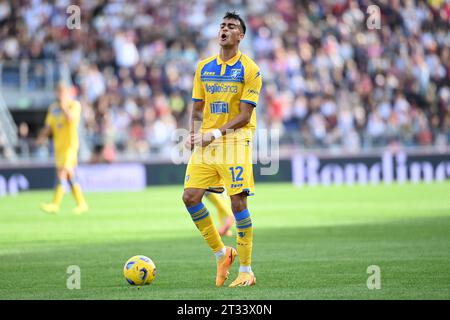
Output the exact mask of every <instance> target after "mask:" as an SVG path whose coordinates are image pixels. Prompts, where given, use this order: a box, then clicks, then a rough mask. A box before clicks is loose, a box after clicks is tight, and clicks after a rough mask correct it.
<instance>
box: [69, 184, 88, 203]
mask: <svg viewBox="0 0 450 320" xmlns="http://www.w3.org/2000/svg"><path fill="white" fill-rule="evenodd" d="M69 183H70V188H71V191H72V195H73V197H74V198H75V201H76V202H77V205H78V206H84V205H86V200H85V199H84V196H83V192H82V191H81V186H80V184H79V183H78V182H77V181H76V180H75V178H71V179H69Z"/></svg>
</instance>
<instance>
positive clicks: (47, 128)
mask: <svg viewBox="0 0 450 320" xmlns="http://www.w3.org/2000/svg"><path fill="white" fill-rule="evenodd" d="M51 108H52V106H50V107H49V108H48V110H47V115H46V116H45V125H44V128H43V129H42V130H41V131H40V132H39V135H38V137H37V139H36V145H38V146H39V145H41V144H43V143H44V142H45V141H46V140H47V138H48V137H49V136H50V134H51V133H52V127H51V122H52V121H53V120H52V119H53V118H52V114H51Z"/></svg>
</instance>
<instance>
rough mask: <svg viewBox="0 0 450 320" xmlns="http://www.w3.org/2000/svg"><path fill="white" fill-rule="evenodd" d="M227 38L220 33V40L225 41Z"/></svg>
mask: <svg viewBox="0 0 450 320" xmlns="http://www.w3.org/2000/svg"><path fill="white" fill-rule="evenodd" d="M227 38H228V37H227V35H226V34H225V33H222V35H221V36H220V40H226V39H227Z"/></svg>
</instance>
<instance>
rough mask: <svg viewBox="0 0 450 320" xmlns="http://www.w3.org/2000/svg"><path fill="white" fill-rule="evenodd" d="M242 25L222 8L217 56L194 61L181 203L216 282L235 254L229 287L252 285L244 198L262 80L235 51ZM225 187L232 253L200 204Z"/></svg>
mask: <svg viewBox="0 0 450 320" xmlns="http://www.w3.org/2000/svg"><path fill="white" fill-rule="evenodd" d="M245 31H246V27H245V23H244V21H243V20H242V18H241V17H240V16H239V15H238V14H236V13H235V12H227V13H226V15H225V16H224V18H223V21H222V23H221V24H220V30H219V34H218V37H219V39H218V41H219V45H220V52H219V54H218V55H215V56H212V57H210V58H207V59H205V60H202V61H200V62H199V63H198V65H197V70H196V72H195V76H194V88H193V93H192V100H193V111H192V114H191V128H190V136H189V138H188V139H187V140H186V142H185V145H186V147H188V148H190V149H191V150H193V153H192V155H191V158H190V160H189V163H188V166H187V169H186V176H185V183H184V193H183V201H184V204H185V205H186V208H187V210H188V212H189V214H190V216H191V218H192V220H193V221H194V223H195V225H196V226H197V228H198V229H199V230H200V233H201V234H202V236H203V238H204V239H205V240H206V242H207V243H208V245H209V247H210V248H211V249H212V251H213V252H214V254H215V256H216V259H217V274H216V286H218V287H220V286H223V285H224V283H225V281H226V280H227V278H228V275H229V269H230V267H231V264H232V263H233V262H234V260H235V258H236V256H239V262H240V267H239V274H238V277H237V278H236V279H235V280H234V281H233V282H232V283H231V284H230V287H238V286H251V285H254V284H255V283H256V278H255V275H254V273H253V271H252V268H251V258H252V247H253V226H252V220H251V217H250V212H249V210H248V208H247V196H249V195H252V194H253V192H254V182H253V166H252V152H251V151H252V138H253V134H254V131H255V128H256V112H255V111H254V109H255V107H256V105H257V103H258V98H259V92H260V90H261V85H262V80H261V73H260V70H259V67H258V66H257V65H256V63H255V62H253V61H252V60H251V59H250V58H249V57H248V56H246V55H245V54H243V53H241V51H240V50H239V43H240V42H241V41H242V40H243V39H244V36H245ZM224 187H226V188H227V191H228V195H230V198H231V207H232V210H233V214H234V218H235V220H236V228H237V235H236V239H237V241H236V242H237V251H236V250H235V249H234V248H232V247H225V245H224V243H223V242H222V239H221V237H220V235H219V233H218V231H217V229H216V227H215V226H214V224H213V222H212V219H211V216H210V215H209V212H208V210H207V209H206V207H205V206H204V205H203V203H202V198H203V195H204V194H205V192H206V191H209V192H219V193H220V192H223V190H224Z"/></svg>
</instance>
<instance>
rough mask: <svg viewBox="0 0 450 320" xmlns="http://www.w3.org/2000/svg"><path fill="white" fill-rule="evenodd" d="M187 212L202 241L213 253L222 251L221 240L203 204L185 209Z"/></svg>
mask: <svg viewBox="0 0 450 320" xmlns="http://www.w3.org/2000/svg"><path fill="white" fill-rule="evenodd" d="M187 210H188V211H189V213H190V215H191V218H192V221H194V223H195V225H196V226H197V229H198V230H200V233H201V234H202V236H203V239H205V240H206V242H207V243H208V245H209V247H210V248H211V249H212V250H213V251H214V252H217V251H219V250H222V249H223V248H224V247H225V245H224V244H223V242H222V238H220V235H219V232H217V229H216V227H215V226H214V223H213V221H212V219H211V215H210V214H209V212H208V210H207V209H206V207H205V206H204V205H203V203H201V202H200V203H199V204H197V205H195V206H192V207H189V208H187Z"/></svg>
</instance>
